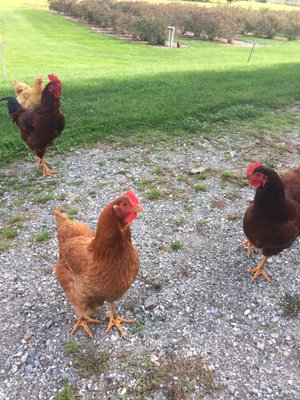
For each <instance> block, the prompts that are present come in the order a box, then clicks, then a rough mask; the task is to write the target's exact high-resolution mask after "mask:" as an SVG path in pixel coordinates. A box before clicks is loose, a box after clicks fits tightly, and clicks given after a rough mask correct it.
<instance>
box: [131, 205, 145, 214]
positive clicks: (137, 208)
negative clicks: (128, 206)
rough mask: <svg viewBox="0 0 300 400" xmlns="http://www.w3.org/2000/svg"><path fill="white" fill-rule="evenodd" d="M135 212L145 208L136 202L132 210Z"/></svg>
mask: <svg viewBox="0 0 300 400" xmlns="http://www.w3.org/2000/svg"><path fill="white" fill-rule="evenodd" d="M134 211H135V212H137V213H139V212H145V209H144V208H143V207H142V206H141V205H140V204H137V205H136V206H135V210H134Z"/></svg>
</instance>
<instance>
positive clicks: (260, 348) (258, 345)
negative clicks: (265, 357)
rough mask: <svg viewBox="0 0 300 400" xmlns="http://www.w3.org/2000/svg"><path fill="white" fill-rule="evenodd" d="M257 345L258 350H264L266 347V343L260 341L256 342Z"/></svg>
mask: <svg viewBox="0 0 300 400" xmlns="http://www.w3.org/2000/svg"><path fill="white" fill-rule="evenodd" d="M256 347H257V348H258V350H262V351H263V350H264V349H265V345H264V343H262V342H258V343H257V344H256Z"/></svg>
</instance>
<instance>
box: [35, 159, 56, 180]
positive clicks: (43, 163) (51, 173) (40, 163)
mask: <svg viewBox="0 0 300 400" xmlns="http://www.w3.org/2000/svg"><path fill="white" fill-rule="evenodd" d="M40 166H42V167H43V175H42V178H45V177H46V176H54V175H55V172H54V171H51V169H50V168H49V167H48V165H47V164H46V161H45V159H44V158H40V157H38V168H39V167H40Z"/></svg>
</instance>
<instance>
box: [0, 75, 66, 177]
mask: <svg viewBox="0 0 300 400" xmlns="http://www.w3.org/2000/svg"><path fill="white" fill-rule="evenodd" d="M48 78H49V80H50V82H49V83H48V84H47V85H46V86H45V88H44V90H43V91H42V96H41V105H40V107H39V108H37V109H35V110H29V109H27V108H23V107H22V106H21V105H20V104H19V102H18V101H17V100H16V99H15V98H13V97H5V98H3V99H1V100H6V101H7V106H8V111H9V113H10V115H11V118H12V120H13V121H14V122H15V123H16V124H17V125H18V127H19V130H20V134H21V138H22V139H23V140H24V141H25V142H26V143H27V145H28V146H29V147H30V149H31V150H32V151H33V152H34V153H35V154H36V155H37V157H38V166H42V168H43V177H45V176H52V175H53V174H54V172H53V171H51V170H50V169H49V168H48V166H47V164H46V161H45V159H44V154H45V152H46V151H47V148H48V147H49V145H50V144H51V143H52V142H53V140H54V139H55V138H56V137H57V136H58V135H60V134H61V132H62V131H63V130H64V127H65V118H64V115H63V113H62V112H61V111H60V96H61V88H62V84H61V81H60V80H59V79H58V78H57V77H56V76H55V75H48Z"/></svg>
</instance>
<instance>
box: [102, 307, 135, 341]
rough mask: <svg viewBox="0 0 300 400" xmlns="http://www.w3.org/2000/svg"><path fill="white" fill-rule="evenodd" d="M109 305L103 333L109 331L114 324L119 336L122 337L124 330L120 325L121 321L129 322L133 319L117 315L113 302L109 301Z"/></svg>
mask: <svg viewBox="0 0 300 400" xmlns="http://www.w3.org/2000/svg"><path fill="white" fill-rule="evenodd" d="M109 307H110V314H109V315H108V318H109V323H108V325H107V328H106V331H105V332H104V335H106V334H107V332H109V331H110V330H111V328H112V327H113V326H116V327H117V328H118V329H119V331H120V333H121V336H123V337H124V336H125V332H124V329H123V328H122V326H121V322H124V323H125V324H131V323H132V322H133V321H131V320H130V319H125V318H122V317H118V316H117V313H116V309H115V305H114V303H109Z"/></svg>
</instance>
